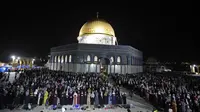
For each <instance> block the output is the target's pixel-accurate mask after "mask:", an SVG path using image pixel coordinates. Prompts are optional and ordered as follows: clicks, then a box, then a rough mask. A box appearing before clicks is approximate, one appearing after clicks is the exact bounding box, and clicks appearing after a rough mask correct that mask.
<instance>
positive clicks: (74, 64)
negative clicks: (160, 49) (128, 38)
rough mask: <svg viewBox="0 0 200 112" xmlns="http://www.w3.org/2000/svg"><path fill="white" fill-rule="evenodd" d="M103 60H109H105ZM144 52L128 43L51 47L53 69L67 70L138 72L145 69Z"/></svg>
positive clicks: (51, 66) (50, 64) (51, 67)
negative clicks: (127, 44)
mask: <svg viewBox="0 0 200 112" xmlns="http://www.w3.org/2000/svg"><path fill="white" fill-rule="evenodd" d="M102 60H107V61H106V62H103V61H102ZM142 61H143V55H142V52H141V51H139V50H137V49H135V48H133V47H131V46H126V45H100V44H80V43H79V44H69V45H64V46H58V47H54V48H51V57H50V60H49V66H50V69H51V70H62V71H66V72H84V73H86V72H97V73H99V72H100V68H101V66H103V65H104V66H106V69H107V72H108V73H119V74H125V73H138V72H142V71H143V66H142Z"/></svg>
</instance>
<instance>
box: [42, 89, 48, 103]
mask: <svg viewBox="0 0 200 112" xmlns="http://www.w3.org/2000/svg"><path fill="white" fill-rule="evenodd" d="M48 95H49V94H48V91H47V90H45V93H44V100H43V104H46V101H47V98H48Z"/></svg>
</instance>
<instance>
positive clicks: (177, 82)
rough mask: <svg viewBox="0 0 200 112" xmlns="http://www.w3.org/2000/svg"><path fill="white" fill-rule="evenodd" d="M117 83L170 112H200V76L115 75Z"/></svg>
mask: <svg viewBox="0 0 200 112" xmlns="http://www.w3.org/2000/svg"><path fill="white" fill-rule="evenodd" d="M113 78H114V81H115V82H116V84H117V85H120V86H124V87H126V88H127V89H129V90H132V91H133V92H135V94H138V95H140V96H141V97H143V98H144V99H146V100H147V101H148V102H150V103H151V104H153V105H154V106H155V107H157V108H159V109H162V110H164V111H165V112H168V111H169V110H171V111H173V112H200V77H193V76H185V75H170V76H169V75H167V74H155V73H154V74H153V73H152V74H137V75H113Z"/></svg>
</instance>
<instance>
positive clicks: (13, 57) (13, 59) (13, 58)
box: [11, 55, 16, 64]
mask: <svg viewBox="0 0 200 112" xmlns="http://www.w3.org/2000/svg"><path fill="white" fill-rule="evenodd" d="M11 58H12V64H14V61H15V59H16V57H15V56H14V55H13V56H11Z"/></svg>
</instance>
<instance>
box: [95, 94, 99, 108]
mask: <svg viewBox="0 0 200 112" xmlns="http://www.w3.org/2000/svg"><path fill="white" fill-rule="evenodd" d="M95 106H99V93H98V91H97V90H96V92H95Z"/></svg>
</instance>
